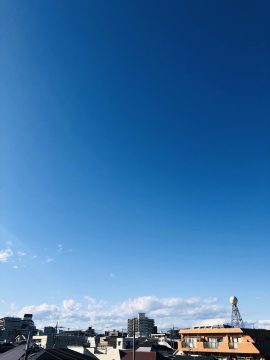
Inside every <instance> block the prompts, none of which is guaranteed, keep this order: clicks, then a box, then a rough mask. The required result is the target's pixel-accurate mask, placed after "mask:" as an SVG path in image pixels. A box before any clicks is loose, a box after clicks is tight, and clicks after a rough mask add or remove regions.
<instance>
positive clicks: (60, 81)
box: [0, 0, 270, 327]
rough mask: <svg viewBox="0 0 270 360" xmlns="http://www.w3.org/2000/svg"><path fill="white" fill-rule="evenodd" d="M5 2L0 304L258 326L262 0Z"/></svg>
mask: <svg viewBox="0 0 270 360" xmlns="http://www.w3.org/2000/svg"><path fill="white" fill-rule="evenodd" d="M0 6H1V11H0V21H1V24H2V25H1V32H2V36H1V44H0V51H1V54H2V55H1V57H0V68H1V70H2V74H1V85H0V86H1V88H0V91H1V107H0V118H1V133H2V140H1V144H0V146H1V148H0V153H1V158H0V161H1V199H0V202H1V221H0V277H1V293H0V315H1V316H5V315H6V314H14V315H16V314H21V312H22V311H23V309H29V312H30V313H33V314H34V320H35V319H38V321H40V322H44V324H46V325H53V324H52V322H54V321H55V320H59V321H61V322H62V325H63V326H69V325H72V324H78V326H79V325H80V324H82V325H84V324H88V320H89V325H93V326H95V323H96V324H97V326H107V325H108V324H115V325H117V324H118V323H119V324H122V323H123V319H124V317H125V318H126V319H127V318H129V317H130V316H132V315H134V314H136V313H138V312H145V313H146V314H147V315H148V316H149V317H150V318H155V319H156V322H157V325H158V324H161V325H162V324H164V327H171V326H172V325H173V324H174V325H175V326H176V327H178V326H179V327H181V326H183V325H192V324H193V323H195V322H196V321H200V320H204V319H207V318H215V317H216V318H229V316H230V305H229V303H228V298H229V297H230V296H231V295H236V296H237V297H238V298H239V307H240V311H241V314H242V316H243V319H244V321H250V322H254V323H255V324H256V325H258V326H260V324H261V325H262V324H263V325H262V326H268V327H269V326H270V309H269V306H268V304H269V300H270V289H269V286H268V283H269V273H270V264H269V253H270V245H269V234H270V221H269V213H270V186H269V184H270V165H269V164H270V144H269V133H270V123H269V118H270V108H269V83H270V74H269V60H270V50H269V46H268V45H267V44H269V21H268V16H267V14H269V11H270V3H269V2H267V1H263V0H261V1H258V2H256V3H254V2H252V1H239V2H237V3H235V2H233V1H220V2H218V3H217V2H214V1H210V0H209V1H206V2H201V1H194V2H192V3H191V2H189V1H172V2H170V3H169V4H167V3H165V2H162V1H157V2H155V3H152V2H149V1H136V2H125V1H116V2H100V1H91V2H87V1H82V0H81V1H77V2H76V3H75V2H72V1H67V2H66V3H65V6H64V5H63V2H62V1H52V0H48V1H44V2H36V1H32V0H31V1H30V0H28V1H24V2H21V1H18V0H12V1H5V0H4V1H1V5H0ZM31 309H32V310H33V311H30V310H31ZM228 315H229V316H228ZM86 319H87V321H86ZM91 319H92V320H91ZM49 320H50V321H51V322H50V321H49ZM35 321H36V320H35ZM38 321H37V322H38ZM91 321H93V324H91V323H90V322H91ZM165 325H166V326H165ZM167 325H168V326H167ZM76 326H77V325H76ZM158 326H159V325H158Z"/></svg>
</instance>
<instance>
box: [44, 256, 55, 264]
mask: <svg viewBox="0 0 270 360" xmlns="http://www.w3.org/2000/svg"><path fill="white" fill-rule="evenodd" d="M53 261H54V259H53V258H51V257H49V256H47V257H46V260H45V263H47V264H48V263H51V262H53Z"/></svg>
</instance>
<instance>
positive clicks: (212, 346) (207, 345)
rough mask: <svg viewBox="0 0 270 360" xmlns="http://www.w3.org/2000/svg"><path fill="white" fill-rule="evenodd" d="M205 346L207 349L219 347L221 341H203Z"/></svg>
mask: <svg viewBox="0 0 270 360" xmlns="http://www.w3.org/2000/svg"><path fill="white" fill-rule="evenodd" d="M203 347H204V348H205V349H218V348H219V343H218V342H214V341H212V342H204V343H203Z"/></svg>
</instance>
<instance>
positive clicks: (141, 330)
mask: <svg viewBox="0 0 270 360" xmlns="http://www.w3.org/2000/svg"><path fill="white" fill-rule="evenodd" d="M134 328H135V337H147V336H150V335H151V334H153V333H156V332H157V328H156V326H155V321H154V320H153V319H149V318H148V317H147V316H145V313H139V315H138V317H137V318H134V319H128V321H127V332H128V337H132V336H133V331H134Z"/></svg>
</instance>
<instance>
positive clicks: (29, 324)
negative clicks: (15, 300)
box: [0, 314, 36, 342]
mask: <svg viewBox="0 0 270 360" xmlns="http://www.w3.org/2000/svg"><path fill="white" fill-rule="evenodd" d="M32 317H33V316H32V314H25V315H24V317H23V319H21V318H18V317H9V316H7V317H4V318H2V319H0V341H6V342H13V341H15V339H16V337H17V336H18V335H23V336H24V337H26V338H27V337H28V335H29V333H30V334H33V333H34V332H35V330H36V328H35V324H34V321H33V320H32Z"/></svg>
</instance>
